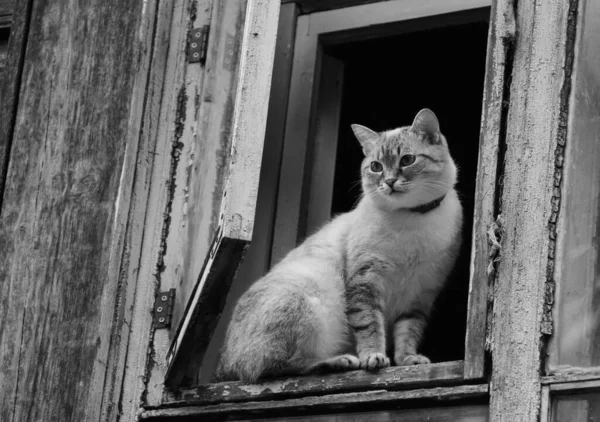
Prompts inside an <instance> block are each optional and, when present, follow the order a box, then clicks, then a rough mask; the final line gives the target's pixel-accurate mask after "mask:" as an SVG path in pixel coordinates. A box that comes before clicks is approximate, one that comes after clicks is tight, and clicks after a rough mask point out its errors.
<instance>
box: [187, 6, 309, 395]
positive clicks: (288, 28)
mask: <svg viewBox="0 0 600 422" xmlns="http://www.w3.org/2000/svg"><path fill="white" fill-rule="evenodd" d="M297 15H298V8H297V7H296V5H295V4H293V3H290V4H286V5H282V7H281V10H280V14H279V24H278V29H277V43H276V45H275V56H274V59H273V77H272V82H271V95H270V97H269V112H268V114H267V128H266V132H265V146H264V149H263V158H262V164H261V169H260V181H259V184H258V199H257V204H256V216H255V219H254V233H253V235H252V242H251V243H250V246H249V248H248V250H247V252H246V255H245V257H244V261H243V263H242V265H241V266H240V269H239V271H238V273H237V275H236V278H235V280H234V281H233V284H232V285H231V289H230V290H229V293H228V294H227V303H226V304H225V308H223V312H222V314H221V317H220V319H219V322H218V323H217V328H216V329H215V333H214V335H213V338H212V340H211V342H210V345H209V347H208V349H207V351H206V354H205V356H204V359H203V361H202V366H201V371H200V379H199V382H198V384H206V383H208V382H210V378H211V376H212V373H213V370H214V368H215V367H216V365H217V359H218V357H219V356H220V353H221V350H220V349H221V346H222V344H223V338H224V336H225V331H226V329H227V325H228V323H229V321H230V318H231V315H232V313H233V308H234V306H235V304H236V302H237V299H238V298H239V297H240V296H241V295H242V293H243V292H245V291H246V289H248V287H249V286H250V284H251V283H253V282H254V281H256V280H257V279H258V278H259V277H260V276H262V275H263V274H264V273H265V272H266V271H267V270H268V268H269V261H270V258H271V244H272V239H273V225H274V221H275V205H276V203H277V187H278V185H279V169H280V166H281V150H282V147H283V145H282V142H281V139H282V138H283V132H284V129H285V115H286V113H287V106H288V103H287V101H288V93H289V84H290V76H291V67H292V58H293V53H294V48H293V46H294V34H295V33H296V18H297Z"/></svg>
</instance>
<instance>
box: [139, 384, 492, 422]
mask: <svg viewBox="0 0 600 422" xmlns="http://www.w3.org/2000/svg"><path fill="white" fill-rule="evenodd" d="M487 394H488V386H487V385H486V384H484V385H463V386H457V387H437V388H430V389H418V390H410V391H386V390H375V391H365V392H359V393H346V394H327V395H321V396H312V397H305V398H300V399H288V400H279V401H263V402H252V401H251V402H246V403H223V404H216V405H208V406H194V407H177V408H170V409H169V408H166V409H152V410H146V411H145V412H144V413H142V414H141V417H140V419H141V420H153V419H158V418H167V417H178V416H179V417H192V416H193V417H198V416H202V417H203V418H206V419H203V420H218V419H221V418H223V417H224V416H227V417H229V418H233V417H237V418H243V417H244V416H246V417H248V416H250V415H252V416H253V417H256V416H258V415H261V416H264V417H269V416H283V415H285V414H290V413H293V414H294V415H299V414H303V413H312V414H315V413H319V412H325V411H328V410H329V411H331V409H337V410H339V409H344V410H345V411H352V410H360V409H363V410H364V407H365V406H366V405H369V406H374V407H375V408H379V409H381V408H383V407H384V406H386V405H389V404H392V403H394V404H396V406H395V407H397V406H398V403H402V402H405V401H415V400H416V401H421V402H423V401H425V402H427V403H429V404H430V405H431V404H432V402H436V401H452V400H458V399H465V398H471V399H473V398H478V397H485V396H486V395H487ZM421 405H423V403H422V404H421ZM483 409H485V414H487V406H484V407H483ZM175 420H176V419H175ZM410 420H412V419H410ZM436 420H438V419H436ZM448 420H456V419H448ZM483 420H487V419H483Z"/></svg>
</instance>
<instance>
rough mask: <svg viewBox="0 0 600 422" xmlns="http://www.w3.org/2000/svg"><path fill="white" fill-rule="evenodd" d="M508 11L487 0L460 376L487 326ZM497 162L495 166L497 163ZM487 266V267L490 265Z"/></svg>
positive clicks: (481, 348) (474, 361)
mask: <svg viewBox="0 0 600 422" xmlns="http://www.w3.org/2000/svg"><path fill="white" fill-rule="evenodd" d="M515 30H516V29H515V22H514V13H513V11H512V3H510V2H502V1H501V2H495V3H493V5H492V11H491V18H490V30H489V37H488V51H487V62H486V75H485V87H484V92H483V111H482V117H481V135H480V139H479V159H478V166H477V183H476V191H475V209H474V216H473V239H472V243H471V244H472V245H473V246H472V250H471V268H472V270H471V274H470V280H469V303H468V311H467V334H466V338H465V378H466V379H478V378H482V377H483V376H484V371H485V344H486V336H487V328H488V327H487V326H488V306H489V304H488V298H489V284H490V283H493V280H494V277H495V269H494V268H495V267H494V265H495V264H494V262H493V260H494V259H496V258H497V257H498V256H497V255H498V253H499V251H493V250H492V249H491V242H490V239H489V238H488V231H489V229H490V228H491V227H493V225H494V224H496V219H497V217H498V214H499V212H500V210H499V209H498V204H497V198H498V195H499V194H500V192H499V190H500V186H498V182H499V176H500V175H499V174H498V169H499V168H501V166H502V163H499V162H498V161H499V160H500V161H501V160H502V157H501V154H500V146H501V143H502V142H503V141H504V139H501V133H502V132H501V127H502V124H503V123H504V122H503V119H504V118H505V117H506V114H505V109H504V106H503V104H504V102H505V100H507V99H508V93H507V92H506V88H505V87H508V86H509V81H508V80H507V79H508V76H509V75H510V73H509V72H510V71H511V69H510V68H507V55H508V53H509V48H510V47H511V45H512V43H513V42H514V35H515ZM499 166H500V167H499ZM490 270H491V271H490Z"/></svg>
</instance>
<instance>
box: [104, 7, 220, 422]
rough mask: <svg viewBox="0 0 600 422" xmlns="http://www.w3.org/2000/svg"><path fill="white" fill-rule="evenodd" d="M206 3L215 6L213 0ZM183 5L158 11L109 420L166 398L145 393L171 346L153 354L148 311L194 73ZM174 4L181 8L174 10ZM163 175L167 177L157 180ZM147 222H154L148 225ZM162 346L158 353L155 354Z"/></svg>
mask: <svg viewBox="0 0 600 422" xmlns="http://www.w3.org/2000/svg"><path fill="white" fill-rule="evenodd" d="M207 1H208V5H209V6H210V0H207ZM207 1H205V2H197V3H196V5H197V9H196V13H197V14H198V15H199V16H200V17H201V16H202V12H203V11H204V9H203V6H204V4H203V3H206V2H207ZM182 3H185V2H178V1H173V0H169V1H161V2H160V3H159V5H158V10H157V12H156V15H157V16H156V33H155V36H154V45H153V57H152V66H151V71H150V76H149V81H148V93H147V100H146V102H145V108H144V118H143V129H142V134H141V142H140V152H139V156H140V157H143V158H142V159H140V160H138V163H137V168H136V178H135V185H134V194H133V201H132V206H131V211H130V221H129V225H128V231H127V235H126V240H125V249H126V250H127V251H128V256H129V259H128V260H126V261H125V262H124V265H123V266H122V270H121V277H122V280H123V285H124V286H125V292H124V294H123V296H122V298H123V299H122V300H121V301H120V303H121V308H122V309H121V310H120V312H119V314H122V319H123V321H125V323H123V324H122V326H121V329H120V330H119V332H118V335H119V338H120V342H121V344H122V346H121V347H120V348H119V353H118V354H115V355H117V356H118V359H116V362H115V363H116V365H115V366H116V370H115V371H114V374H112V377H114V381H113V384H116V385H124V386H126V387H125V388H124V389H123V390H122V391H121V390H120V389H113V390H107V391H106V392H105V399H104V402H106V403H113V404H114V405H112V406H110V407H109V409H107V410H110V412H107V413H106V414H104V415H103V419H104V420H117V419H118V418H119V417H120V418H121V420H131V421H133V420H135V418H136V415H137V413H138V411H139V407H140V406H141V404H142V403H141V402H142V395H143V393H144V392H145V397H146V399H147V400H151V399H152V398H153V397H154V396H156V395H158V396H160V394H161V393H162V388H161V390H160V393H158V394H156V393H154V391H155V389H154V388H150V387H149V388H148V390H147V391H144V390H145V389H146V385H145V384H146V380H148V381H150V380H152V381H154V380H155V378H154V377H151V376H149V375H148V373H147V359H149V357H150V356H152V357H154V358H155V359H157V360H160V359H161V357H162V358H163V359H164V355H165V354H166V347H168V339H167V341H166V346H165V352H164V353H163V354H162V355H161V354H160V348H159V346H160V344H161V342H160V338H156V339H155V342H154V343H153V346H154V348H153V350H152V352H153V353H152V355H150V354H149V353H148V349H149V347H150V334H151V331H150V327H151V323H152V318H151V316H150V314H149V312H148V310H149V309H151V308H152V305H153V301H154V296H155V289H156V283H149V282H148V281H149V280H153V279H154V278H155V271H156V261H157V257H158V255H159V254H158V250H159V247H160V246H161V237H162V228H163V224H164V216H163V211H164V210H165V208H166V205H165V203H166V202H167V198H168V195H167V194H166V193H165V191H166V190H167V189H166V188H165V184H166V183H167V181H168V180H169V175H170V170H171V164H172V162H171V160H172V159H173V157H172V155H171V152H172V143H173V138H174V136H173V134H172V132H169V129H170V130H174V129H173V128H174V126H175V120H176V118H175V115H176V114H177V113H178V112H182V110H180V109H179V107H178V106H179V105H180V103H179V102H178V101H177V98H178V96H177V94H178V90H177V88H178V87H179V86H181V85H182V84H183V82H182V80H181V79H179V77H180V76H181V77H183V74H184V72H183V71H182V68H183V69H186V68H187V62H186V55H185V48H186V38H187V29H188V24H189V23H190V19H189V14H190V10H188V8H187V7H186V6H187V4H182ZM174 4H177V6H176V7H174ZM200 19H201V18H199V19H198V20H200ZM172 22H173V25H172ZM194 67H198V66H194ZM193 73H194V74H195V75H196V78H193V79H192V78H190V79H192V80H190V81H189V86H190V87H191V89H195V88H196V86H197V85H196V83H194V82H196V81H197V80H201V78H202V75H203V74H202V72H193ZM167 133H169V135H167ZM165 168H166V170H165ZM161 171H164V173H163V172H161ZM157 174H160V175H161V177H160V178H156V177H155V176H156V175H157ZM158 192H160V194H158ZM161 201H162V202H161ZM144 215H145V216H146V217H147V218H141V217H142V216H144ZM157 220H158V221H157ZM157 226H158V227H157ZM158 337H160V336H158ZM157 347H158V348H159V350H156V349H157ZM156 367H158V368H160V365H155V366H153V368H156ZM155 372H156V371H155ZM161 383H162V382H161ZM116 404H118V406H117V405H116Z"/></svg>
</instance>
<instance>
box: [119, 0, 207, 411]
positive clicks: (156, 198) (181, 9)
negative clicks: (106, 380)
mask: <svg viewBox="0 0 600 422" xmlns="http://www.w3.org/2000/svg"><path fill="white" fill-rule="evenodd" d="M212 7H213V1H212V0H201V1H187V0H186V1H179V0H176V1H170V2H162V3H161V6H160V9H159V12H158V13H159V21H158V23H157V25H158V31H159V32H158V34H157V43H160V45H163V43H167V44H168V47H167V52H168V56H167V57H166V59H165V57H161V54H162V55H164V54H165V51H164V50H163V51H162V52H160V51H157V52H156V56H157V58H156V60H157V67H160V65H159V63H158V62H159V61H160V60H165V61H166V69H164V74H162V75H161V74H160V73H158V72H157V79H156V84H157V85H159V84H161V83H162V84H163V87H162V91H163V93H164V94H163V97H162V99H161V98H154V99H153V100H154V101H156V102H158V103H159V104H157V106H159V107H160V110H159V113H158V116H156V115H154V114H152V117H150V118H149V119H147V121H146V127H145V128H144V131H143V133H144V136H145V138H144V139H145V140H146V142H147V143H148V144H151V145H154V147H153V149H152V148H151V147H150V146H149V147H148V148H149V150H150V152H149V156H148V158H147V160H149V161H151V163H152V169H151V173H150V174H149V173H147V172H144V173H142V174H140V177H139V179H138V180H139V182H138V183H139V184H140V186H139V187H138V188H139V190H140V191H143V190H144V189H145V188H146V187H145V186H142V185H141V184H142V183H143V184H149V185H150V192H149V196H148V198H147V201H148V202H147V208H146V210H147V211H146V214H145V221H143V224H144V238H143V243H142V245H136V247H140V248H141V251H140V252H139V253H140V255H141V257H140V260H139V263H138V261H135V260H133V261H132V262H131V264H130V266H129V267H128V273H129V276H130V277H133V278H134V279H137V290H136V292H135V297H134V303H133V311H132V312H133V316H132V332H131V339H130V345H129V348H130V352H129V353H128V356H127V362H126V373H125V381H124V382H125V385H127V386H128V388H127V389H126V391H124V394H123V399H122V403H121V406H122V414H123V417H125V418H129V419H128V420H134V418H135V415H136V414H137V412H138V409H139V405H140V401H141V398H142V396H143V398H144V401H145V403H149V404H157V403H159V402H160V400H161V398H162V393H163V384H164V379H165V373H166V355H167V352H168V349H169V346H170V341H171V339H170V337H169V330H156V331H154V332H152V331H151V327H152V318H151V316H150V313H149V310H150V309H152V307H153V305H154V300H155V296H156V294H157V291H158V289H164V290H168V289H170V288H176V287H177V282H178V278H177V274H178V271H179V270H180V268H181V251H180V250H179V249H178V248H176V247H175V246H176V244H174V243H172V241H173V239H175V240H176V239H177V236H178V235H180V234H181V231H180V230H179V228H180V225H179V222H180V220H179V218H181V216H182V215H184V209H185V204H184V200H185V189H186V184H185V183H182V182H181V181H182V180H183V181H185V180H187V177H186V174H187V169H188V167H187V165H188V163H189V162H190V160H191V158H192V157H193V151H194V148H193V145H194V136H195V134H196V127H197V124H198V110H197V107H196V104H195V101H194V100H193V99H194V98H195V96H196V94H197V93H199V92H202V88H203V86H204V79H205V67H204V65H202V64H200V63H193V64H188V62H187V51H186V48H187V39H188V30H189V29H196V28H200V27H202V26H204V25H208V24H210V22H211V17H212V14H213V9H212ZM157 48H158V47H157ZM161 76H162V77H163V78H164V81H162V82H161V81H160V78H161ZM184 99H185V100H184ZM153 110H154V111H153V113H156V110H155V109H153ZM140 195H143V193H140ZM139 209H140V210H141V209H142V205H141V204H140V208H139ZM182 227H183V228H185V225H183V224H182ZM170 242H171V243H170ZM132 244H134V243H133V242H132ZM150 281H152V282H150ZM147 348H150V350H149V351H148V350H147Z"/></svg>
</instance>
